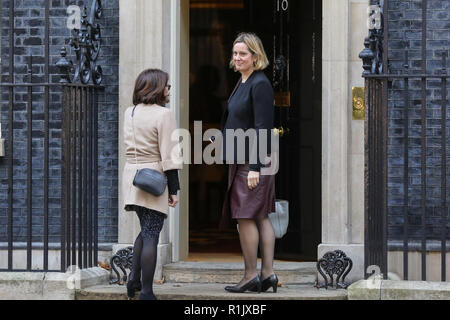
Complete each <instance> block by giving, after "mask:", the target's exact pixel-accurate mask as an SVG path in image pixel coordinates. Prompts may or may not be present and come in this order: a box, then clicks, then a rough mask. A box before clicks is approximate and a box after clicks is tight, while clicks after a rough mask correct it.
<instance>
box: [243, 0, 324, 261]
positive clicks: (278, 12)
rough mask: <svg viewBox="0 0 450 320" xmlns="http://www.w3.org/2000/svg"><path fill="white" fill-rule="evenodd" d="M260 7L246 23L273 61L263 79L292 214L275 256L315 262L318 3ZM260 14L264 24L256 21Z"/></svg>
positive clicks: (283, 191) (290, 0) (281, 195)
mask: <svg viewBox="0 0 450 320" xmlns="http://www.w3.org/2000/svg"><path fill="white" fill-rule="evenodd" d="M264 3H265V11H266V14H265V15H264V14H263V13H258V10H255V9H254V8H253V11H252V12H253V13H254V14H257V15H253V18H252V19H250V20H253V23H254V24H253V25H256V26H257V27H256V28H255V30H253V31H254V32H256V33H257V34H261V37H262V38H264V40H263V42H264V44H265V47H266V50H267V53H268V54H269V55H270V59H271V68H269V69H270V70H268V72H267V75H268V77H269V79H272V84H273V88H274V91H275V128H277V129H279V131H280V153H279V156H280V159H279V161H280V168H279V171H278V174H277V176H276V194H277V198H278V199H284V200H288V201H289V213H290V214H289V220H290V221H289V228H288V233H287V234H286V235H285V236H284V237H283V238H282V239H281V240H277V243H276V250H275V252H276V258H279V259H295V260H316V259H317V246H318V244H319V243H320V236H321V147H322V146H321V137H322V135H321V57H322V54H321V28H322V26H321V24H322V21H321V16H322V15H321V13H322V1H321V0H303V1H294V0H269V1H264ZM258 4H259V5H261V4H262V3H261V2H260V1H258ZM269 7H271V10H270V11H271V12H270V14H271V18H272V19H271V20H272V21H270V20H269V19H268V17H267V14H268V13H269V12H268V9H269ZM260 8H261V7H260ZM263 16H265V19H264V20H262V21H264V22H263V23H264V25H262V23H255V22H256V21H261V17H263ZM269 21H270V23H269ZM268 26H269V27H272V28H271V30H267V28H268ZM269 44H270V47H269Z"/></svg>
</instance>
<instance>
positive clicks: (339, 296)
mask: <svg viewBox="0 0 450 320" xmlns="http://www.w3.org/2000/svg"><path fill="white" fill-rule="evenodd" d="M224 287H225V285H224V284H221V283H163V284H155V285H154V286H153V290H154V293H155V295H156V297H157V298H158V299H159V300H347V291H346V290H343V289H332V288H329V289H328V290H325V289H317V288H314V287H313V286H311V285H282V286H281V287H279V288H278V292H277V293H273V292H272V289H269V290H268V291H267V292H263V293H259V294H258V293H250V292H246V293H229V292H227V291H225V290H224ZM138 296H139V292H136V297H135V298H134V300H136V299H137V298H138ZM75 299H76V300H127V299H128V298H127V290H126V286H125V285H99V286H94V287H89V288H85V289H82V290H78V291H76V293H75Z"/></svg>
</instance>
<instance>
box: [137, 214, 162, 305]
mask: <svg viewBox="0 0 450 320" xmlns="http://www.w3.org/2000/svg"><path fill="white" fill-rule="evenodd" d="M135 211H136V213H137V215H138V217H139V222H140V224H141V232H140V233H139V235H138V236H137V238H136V240H135V241H134V248H133V266H132V270H131V274H130V281H132V282H138V281H139V280H141V283H142V290H141V294H140V296H139V299H151V300H156V297H155V295H154V294H153V277H154V275H155V268H156V257H157V252H158V240H159V233H160V232H161V229H162V227H163V224H164V217H165V216H164V214H163V213H161V212H158V211H155V210H150V209H147V208H143V207H139V206H135ZM141 273H142V278H141Z"/></svg>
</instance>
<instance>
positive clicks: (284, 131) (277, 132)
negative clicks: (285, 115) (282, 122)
mask: <svg viewBox="0 0 450 320" xmlns="http://www.w3.org/2000/svg"><path fill="white" fill-rule="evenodd" d="M273 131H274V134H275V135H276V136H280V137H282V136H284V135H285V134H286V135H287V134H289V128H283V126H280V127H279V128H274V129H273Z"/></svg>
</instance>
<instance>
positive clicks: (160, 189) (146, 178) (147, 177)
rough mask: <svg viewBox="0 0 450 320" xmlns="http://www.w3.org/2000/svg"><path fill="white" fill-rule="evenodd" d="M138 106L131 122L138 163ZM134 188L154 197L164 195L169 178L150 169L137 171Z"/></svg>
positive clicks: (132, 113) (132, 114) (135, 155)
mask: <svg viewBox="0 0 450 320" xmlns="http://www.w3.org/2000/svg"><path fill="white" fill-rule="evenodd" d="M136 107H137V106H134V108H133V111H132V112H131V118H132V119H131V121H132V125H133V142H134V157H135V159H136V166H137V165H138V162H137V153H136V137H135V133H134V110H135V109H136ZM133 186H135V187H136V188H139V189H141V190H143V191H146V192H148V193H150V194H152V195H154V196H160V195H162V194H163V193H164V191H165V190H166V186H167V178H166V176H165V175H164V174H162V173H161V172H159V171H157V170H153V169H150V168H143V169H137V171H136V175H135V176H134V179H133Z"/></svg>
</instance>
